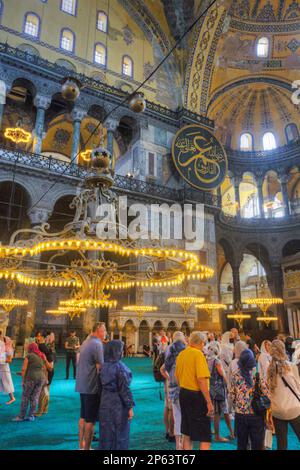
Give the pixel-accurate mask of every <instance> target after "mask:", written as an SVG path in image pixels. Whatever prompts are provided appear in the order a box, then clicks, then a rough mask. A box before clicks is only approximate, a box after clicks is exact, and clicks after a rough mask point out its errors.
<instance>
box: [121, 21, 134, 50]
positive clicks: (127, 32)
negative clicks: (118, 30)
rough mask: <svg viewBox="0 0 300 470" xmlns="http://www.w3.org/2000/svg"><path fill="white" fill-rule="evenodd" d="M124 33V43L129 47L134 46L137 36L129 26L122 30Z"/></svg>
mask: <svg viewBox="0 0 300 470" xmlns="http://www.w3.org/2000/svg"><path fill="white" fill-rule="evenodd" d="M122 31H123V39H124V42H125V43H126V44H127V46H129V45H130V44H133V42H134V37H135V35H134V33H133V31H132V30H131V29H130V27H129V26H128V24H127V25H126V26H124V28H122Z"/></svg>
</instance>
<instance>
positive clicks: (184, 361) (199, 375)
mask: <svg viewBox="0 0 300 470" xmlns="http://www.w3.org/2000/svg"><path fill="white" fill-rule="evenodd" d="M205 341H206V336H205V334H204V333H201V332H199V331H194V332H193V333H192V334H191V336H190V341H189V346H188V347H187V348H186V349H185V350H184V351H182V352H181V353H180V354H179V356H178V357H177V361H176V369H175V377H176V380H177V382H178V385H179V386H180V394H179V402H180V408H181V419H182V421H181V432H182V434H183V449H184V450H192V449H193V441H198V442H200V450H209V449H210V445H211V427H210V426H211V419H210V418H211V416H212V413H213V404H212V401H211V398H210V394H209V379H210V373H209V369H208V365H207V362H206V359H205V356H204V354H203V352H202V349H203V348H204V345H205Z"/></svg>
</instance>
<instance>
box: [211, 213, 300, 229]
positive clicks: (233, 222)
mask: <svg viewBox="0 0 300 470" xmlns="http://www.w3.org/2000/svg"><path fill="white" fill-rule="evenodd" d="M219 221H220V222H221V223H222V224H225V225H228V226H231V227H235V228H240V229H245V230H254V231H255V230H257V229H264V228H267V229H270V228H271V227H274V228H277V227H285V226H286V225H288V226H292V225H299V224H300V214H291V215H289V216H284V217H278V218H277V217H273V218H263V217H262V218H249V219H246V218H243V217H236V216H231V215H228V214H224V212H220V213H219Z"/></svg>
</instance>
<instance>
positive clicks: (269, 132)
mask: <svg viewBox="0 0 300 470" xmlns="http://www.w3.org/2000/svg"><path fill="white" fill-rule="evenodd" d="M268 134H270V135H272V136H273V138H274V143H275V147H273V148H271V149H270V148H269V149H266V148H265V142H264V140H265V137H266V135H268ZM262 146H263V150H264V152H272V150H276V149H277V148H278V145H277V140H276V136H275V133H274V132H272V131H267V132H265V133H264V134H263V136H262Z"/></svg>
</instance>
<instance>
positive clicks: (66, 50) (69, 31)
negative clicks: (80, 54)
mask: <svg viewBox="0 0 300 470" xmlns="http://www.w3.org/2000/svg"><path fill="white" fill-rule="evenodd" d="M65 31H67V32H68V33H71V34H72V36H73V47H72V50H70V51H69V50H68V49H65V48H64V47H62V40H63V34H64V32H65ZM59 48H60V49H61V50H63V51H65V52H67V53H69V54H74V53H75V49H76V34H75V33H74V31H72V30H71V29H70V28H62V29H61V31H60V39H59Z"/></svg>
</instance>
